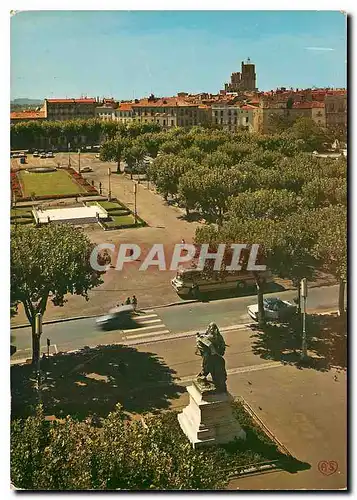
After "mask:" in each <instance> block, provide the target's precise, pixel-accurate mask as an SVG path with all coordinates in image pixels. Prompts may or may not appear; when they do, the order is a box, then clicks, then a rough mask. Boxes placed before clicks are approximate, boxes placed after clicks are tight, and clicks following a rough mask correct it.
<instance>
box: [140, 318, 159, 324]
mask: <svg viewBox="0 0 357 500" xmlns="http://www.w3.org/2000/svg"><path fill="white" fill-rule="evenodd" d="M138 323H139V322H138ZM149 323H161V319H149V320H148V321H140V324H141V325H148V324H149Z"/></svg>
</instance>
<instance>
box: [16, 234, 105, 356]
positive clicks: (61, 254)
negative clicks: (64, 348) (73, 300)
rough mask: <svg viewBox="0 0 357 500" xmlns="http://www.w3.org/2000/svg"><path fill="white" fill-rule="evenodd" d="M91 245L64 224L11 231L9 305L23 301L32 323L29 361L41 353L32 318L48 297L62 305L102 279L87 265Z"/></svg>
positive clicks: (86, 239)
mask: <svg viewBox="0 0 357 500" xmlns="http://www.w3.org/2000/svg"><path fill="white" fill-rule="evenodd" d="M92 249H93V245H92V244H91V242H90V241H89V239H88V237H87V236H86V235H85V234H84V233H83V232H82V231H80V230H79V229H78V228H75V227H73V226H70V225H67V224H63V225H55V224H54V225H53V224H48V225H46V226H43V227H36V228H33V227H28V226H27V227H26V226H20V227H17V228H16V229H15V230H13V231H12V233H11V305H12V306H15V307H17V305H18V304H20V303H21V304H22V305H23V307H24V310H25V313H26V316H27V319H28V320H29V323H30V325H31V327H32V361H33V362H36V361H37V360H38V358H39V355H40V337H39V336H38V335H37V332H36V328H35V321H36V315H37V313H41V314H42V315H43V314H44V313H45V311H46V307H47V303H48V300H49V299H50V300H51V302H52V303H53V304H54V305H55V306H63V305H64V304H65V302H66V295H67V294H75V295H82V296H83V297H84V298H85V299H86V300H88V291H89V290H91V289H92V288H94V287H96V286H98V285H100V284H101V283H102V280H101V277H100V273H99V272H97V271H94V270H93V269H92V267H91V265H90V260H89V259H90V255H91V252H92Z"/></svg>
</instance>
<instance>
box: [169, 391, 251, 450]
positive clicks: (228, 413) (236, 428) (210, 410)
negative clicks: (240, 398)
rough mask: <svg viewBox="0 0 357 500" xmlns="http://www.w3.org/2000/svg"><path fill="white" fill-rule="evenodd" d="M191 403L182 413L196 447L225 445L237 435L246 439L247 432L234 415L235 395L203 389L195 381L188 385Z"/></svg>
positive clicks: (181, 423)
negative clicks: (233, 403) (232, 404)
mask: <svg viewBox="0 0 357 500" xmlns="http://www.w3.org/2000/svg"><path fill="white" fill-rule="evenodd" d="M187 391H188V393H189V395H190V403H189V404H188V406H186V407H185V408H184V409H183V411H182V412H181V413H180V414H179V415H178V420H179V423H180V426H181V429H182V430H183V432H184V433H185V434H186V436H187V437H188V439H189V440H190V441H191V443H192V445H193V447H194V448H196V447H198V446H205V445H210V444H222V443H229V442H230V441H233V439H234V438H238V439H245V437H246V436H245V432H244V430H243V429H242V428H241V426H240V425H239V423H238V421H237V420H236V419H235V418H234V416H233V411H232V406H231V403H232V401H233V398H232V396H231V395H230V394H229V393H228V392H225V393H216V392H215V391H213V390H206V391H205V390H202V389H201V388H200V387H199V385H198V384H196V383H195V382H194V383H193V385H191V386H189V387H187Z"/></svg>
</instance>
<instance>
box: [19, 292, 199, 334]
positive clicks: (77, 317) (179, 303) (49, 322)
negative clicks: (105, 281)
mask: <svg viewBox="0 0 357 500" xmlns="http://www.w3.org/2000/svg"><path fill="white" fill-rule="evenodd" d="M193 302H198V300H196V299H192V300H186V301H185V302H170V303H169V304H162V305H159V306H152V307H148V308H147V309H148V310H150V311H151V310H154V309H162V308H163V307H171V306H179V305H184V304H192V303H193ZM145 310H146V309H143V311H145ZM103 314H105V313H103ZM98 316H100V314H88V315H86V316H74V317H72V318H58V319H50V320H48V321H43V323H42V324H43V325H51V324H54V323H65V322H66V321H76V320H77V319H78V320H79V319H89V318H97V317H98ZM29 326H30V324H29V323H26V324H25V325H14V326H10V329H11V330H18V329H19V328H28V327H29Z"/></svg>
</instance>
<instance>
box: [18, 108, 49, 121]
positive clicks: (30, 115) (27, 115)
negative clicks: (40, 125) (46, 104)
mask: <svg viewBox="0 0 357 500" xmlns="http://www.w3.org/2000/svg"><path fill="white" fill-rule="evenodd" d="M36 118H37V119H41V118H46V115H45V112H44V111H33V110H32V109H30V110H25V111H12V112H11V113H10V119H11V120H34V119H36Z"/></svg>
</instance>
